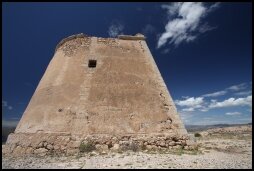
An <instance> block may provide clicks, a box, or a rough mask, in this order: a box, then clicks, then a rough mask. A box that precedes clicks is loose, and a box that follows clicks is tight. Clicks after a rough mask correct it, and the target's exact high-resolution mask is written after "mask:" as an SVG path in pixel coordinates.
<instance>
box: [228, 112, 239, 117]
mask: <svg viewBox="0 0 254 171" xmlns="http://www.w3.org/2000/svg"><path fill="white" fill-rule="evenodd" d="M226 115H229V116H234V115H241V113H240V112H227V113H226Z"/></svg>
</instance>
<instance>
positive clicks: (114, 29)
mask: <svg viewBox="0 0 254 171" xmlns="http://www.w3.org/2000/svg"><path fill="white" fill-rule="evenodd" d="M123 29H124V25H123V24H122V23H121V22H120V21H118V20H114V21H113V22H112V23H111V25H110V26H109V29H108V34H109V36H110V37H116V36H117V35H119V34H123Z"/></svg>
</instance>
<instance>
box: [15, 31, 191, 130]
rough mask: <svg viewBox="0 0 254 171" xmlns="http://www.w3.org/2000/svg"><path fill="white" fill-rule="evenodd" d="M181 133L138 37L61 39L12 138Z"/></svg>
mask: <svg viewBox="0 0 254 171" xmlns="http://www.w3.org/2000/svg"><path fill="white" fill-rule="evenodd" d="M37 132H41V133H63V132H64V133H71V134H83V135H90V134H149V133H166V134H168V133H177V134H181V135H185V134H186V133H187V132H186V130H185V128H184V126H183V124H182V122H181V120H180V118H179V115H178V114H177V111H176V108H175V105H174V103H173V101H172V98H171V96H170V94H169V92H168V90H167V87H166V85H165V83H164V81H163V79H162V77H161V75H160V72H159V70H158V68H157V66H156V63H155V62H154V59H153V57H152V55H151V53H150V51H149V48H148V46H147V44H146V42H145V38H144V36H143V35H141V34H137V35H136V36H125V35H120V36H118V38H116V39H113V38H100V37H89V36H86V35H83V34H78V35H74V36H70V37H68V38H66V39H64V40H62V41H61V42H60V43H59V44H58V46H57V48H56V51H55V54H54V56H53V58H52V60H51V61H50V63H49V65H48V68H47V70H46V72H45V74H44V75H43V77H42V79H41V81H40V83H39V85H38V87H37V89H36V91H35V93H34V95H33V97H32V99H31V101H30V103H29V105H28V107H27V109H26V110H25V112H24V114H23V116H22V118H21V121H20V122H19V124H18V126H17V128H16V130H15V133H37Z"/></svg>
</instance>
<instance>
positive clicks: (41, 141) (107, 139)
mask: <svg viewBox="0 0 254 171" xmlns="http://www.w3.org/2000/svg"><path fill="white" fill-rule="evenodd" d="M81 143H83V144H87V143H91V144H92V145H93V146H95V147H96V150H97V151H108V150H112V151H117V150H124V149H128V148H129V149H130V148H131V146H133V145H135V147H138V148H139V149H154V150H156V149H171V148H172V149H174V148H180V147H184V148H185V149H188V148H190V147H191V145H192V144H193V142H190V141H189V140H188V137H186V136H178V135H176V134H175V135H172V134H168V135H167V134H149V135H147V134H139V135H137V134H135V135H114V136H112V135H105V134H98V135H88V136H87V135H84V136H83V135H71V134H65V133H62V134H61V133H56V134H52V133H15V134H14V133H12V134H10V135H9V136H8V139H7V142H6V145H5V146H4V149H3V150H2V152H3V154H4V155H9V154H11V155H13V156H19V155H25V154H29V155H30V154H35V155H39V156H45V155H48V154H59V155H74V154H77V153H79V151H80V145H81Z"/></svg>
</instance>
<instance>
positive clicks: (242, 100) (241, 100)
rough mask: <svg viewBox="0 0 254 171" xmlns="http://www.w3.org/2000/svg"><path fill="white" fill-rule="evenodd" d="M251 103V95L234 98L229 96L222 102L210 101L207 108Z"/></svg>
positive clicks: (249, 104) (248, 104)
mask: <svg viewBox="0 0 254 171" xmlns="http://www.w3.org/2000/svg"><path fill="white" fill-rule="evenodd" d="M251 105H252V95H251V96H247V97H245V98H234V97H231V98H229V99H227V100H224V101H222V102H217V101H212V103H211V104H210V105H209V108H210V109H211V108H222V107H231V106H251Z"/></svg>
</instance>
